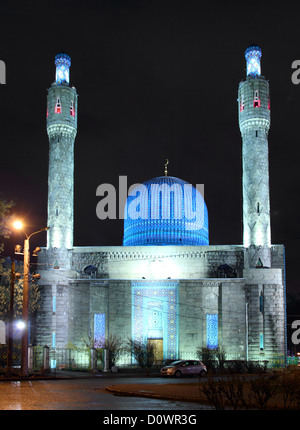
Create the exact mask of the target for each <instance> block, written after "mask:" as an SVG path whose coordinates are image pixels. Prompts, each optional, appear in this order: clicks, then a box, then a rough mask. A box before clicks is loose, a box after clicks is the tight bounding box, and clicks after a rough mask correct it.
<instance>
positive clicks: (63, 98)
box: [47, 53, 77, 268]
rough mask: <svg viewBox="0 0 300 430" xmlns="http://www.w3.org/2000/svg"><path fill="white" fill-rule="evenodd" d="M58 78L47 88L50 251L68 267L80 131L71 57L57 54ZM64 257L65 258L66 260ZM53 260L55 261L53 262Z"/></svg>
mask: <svg viewBox="0 0 300 430" xmlns="http://www.w3.org/2000/svg"><path fill="white" fill-rule="evenodd" d="M55 65H56V76H55V82H53V84H52V85H51V87H50V88H49V90H48V98H47V133H48V137H49V176H48V224H47V225H48V226H49V227H50V230H49V231H48V237H47V249H48V254H51V251H53V252H52V254H53V258H56V257H55V255H59V257H58V258H59V259H60V261H57V262H56V264H57V265H58V266H59V267H60V268H62V267H65V268H68V262H67V260H66V259H65V258H64V255H66V253H65V252H63V251H66V250H70V249H72V247H73V194H74V191H73V190H74V141H75V137H76V133H77V92H76V89H75V88H74V87H70V86H69V70H70V66H71V59H70V57H69V56H68V55H66V54H64V53H60V54H58V55H56V57H55ZM64 260H65V261H64ZM53 264H54V262H53Z"/></svg>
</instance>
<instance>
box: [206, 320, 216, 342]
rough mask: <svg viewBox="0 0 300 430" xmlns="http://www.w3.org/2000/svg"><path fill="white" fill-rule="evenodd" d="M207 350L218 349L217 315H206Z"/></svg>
mask: <svg viewBox="0 0 300 430" xmlns="http://www.w3.org/2000/svg"><path fill="white" fill-rule="evenodd" d="M206 338H207V348H210V349H215V348H218V314H206Z"/></svg>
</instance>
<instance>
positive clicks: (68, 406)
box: [0, 376, 201, 411]
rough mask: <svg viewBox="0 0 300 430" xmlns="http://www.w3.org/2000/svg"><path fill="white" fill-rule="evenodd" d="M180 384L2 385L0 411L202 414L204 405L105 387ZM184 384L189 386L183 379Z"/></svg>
mask: <svg viewBox="0 0 300 430" xmlns="http://www.w3.org/2000/svg"><path fill="white" fill-rule="evenodd" d="M150 382H151V384H152V383H153V384H156V383H158V384H162V383H173V382H174V383H175V382H176V383H177V384H178V383H179V381H178V380H167V381H166V380H165V379H163V378H145V377H135V378H129V377H109V376H105V377H98V378H96V377H95V378H93V379H85V378H82V379H72V380H39V381H34V380H32V381H3V382H0V410H175V411H176V410H177V411H178V410H181V411H185V410H195V409H196V410H199V409H201V405H199V404H196V403H190V402H179V401H170V400H160V399H149V398H139V397H124V396H115V395H113V394H112V393H110V392H108V391H107V390H105V387H107V386H110V385H115V384H128V383H129V384H130V383H134V384H149V383H150ZM181 382H182V383H184V382H186V381H185V380H184V379H183V380H181Z"/></svg>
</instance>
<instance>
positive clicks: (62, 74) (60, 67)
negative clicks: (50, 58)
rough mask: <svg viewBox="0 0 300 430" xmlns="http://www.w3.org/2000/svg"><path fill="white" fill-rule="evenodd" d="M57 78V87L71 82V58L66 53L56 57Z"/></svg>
mask: <svg viewBox="0 0 300 430" xmlns="http://www.w3.org/2000/svg"><path fill="white" fill-rule="evenodd" d="M55 65H56V76H55V81H56V83H57V85H61V84H65V83H67V84H69V81H70V66H71V58H70V57H69V56H68V55H67V54H64V53H60V54H57V55H56V57H55Z"/></svg>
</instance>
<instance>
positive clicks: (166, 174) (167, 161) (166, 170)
mask: <svg viewBox="0 0 300 430" xmlns="http://www.w3.org/2000/svg"><path fill="white" fill-rule="evenodd" d="M168 164H169V160H168V159H166V162H165V176H168Z"/></svg>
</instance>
